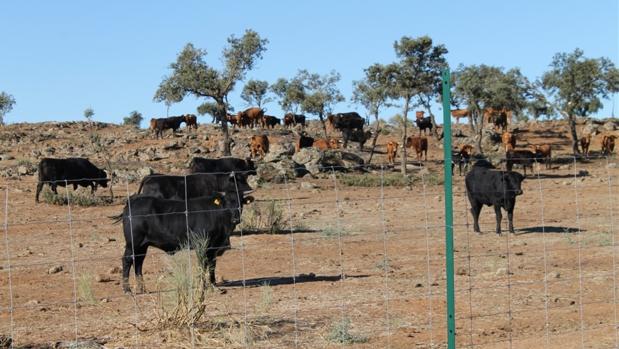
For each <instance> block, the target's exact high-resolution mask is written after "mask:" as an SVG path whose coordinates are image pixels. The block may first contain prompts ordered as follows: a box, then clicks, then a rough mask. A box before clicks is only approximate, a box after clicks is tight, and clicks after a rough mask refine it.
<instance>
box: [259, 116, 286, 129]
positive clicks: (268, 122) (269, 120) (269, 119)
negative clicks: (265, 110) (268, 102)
mask: <svg viewBox="0 0 619 349" xmlns="http://www.w3.org/2000/svg"><path fill="white" fill-rule="evenodd" d="M262 119H263V120H262V124H263V125H264V126H265V127H267V128H275V126H277V125H281V123H282V120H281V119H280V118H277V117H275V116H271V115H265V116H264V117H263V118H262Z"/></svg>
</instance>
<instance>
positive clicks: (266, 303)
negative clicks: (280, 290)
mask: <svg viewBox="0 0 619 349" xmlns="http://www.w3.org/2000/svg"><path fill="white" fill-rule="evenodd" d="M272 304H273V290H272V289H271V286H270V285H269V283H268V282H265V283H263V284H262V286H261V287H260V301H259V302H258V304H256V313H258V314H264V313H267V312H268V311H269V310H270V309H271V305H272Z"/></svg>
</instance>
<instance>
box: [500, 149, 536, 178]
mask: <svg viewBox="0 0 619 349" xmlns="http://www.w3.org/2000/svg"><path fill="white" fill-rule="evenodd" d="M534 161H535V154H534V153H533V152H532V151H530V150H520V149H514V150H509V151H507V152H506V153H505V168H506V169H507V171H511V170H512V169H513V168H514V165H521V166H522V168H523V169H524V175H525V177H526V175H527V167H529V168H530V169H531V172H533V162H534Z"/></svg>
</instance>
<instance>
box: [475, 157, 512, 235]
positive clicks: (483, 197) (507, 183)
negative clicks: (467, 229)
mask: <svg viewBox="0 0 619 349" xmlns="http://www.w3.org/2000/svg"><path fill="white" fill-rule="evenodd" d="M523 180H524V176H523V175H522V174H520V173H518V172H507V171H498V170H496V169H494V167H493V166H492V165H490V163H488V162H486V161H478V162H477V163H475V165H474V166H473V169H472V170H471V171H470V172H469V173H468V174H467V175H466V177H465V183H466V194H467V196H468V198H469V202H470V203H471V213H472V214H473V220H474V226H473V229H474V231H475V232H476V233H479V232H480V229H479V214H480V212H481V208H482V207H483V205H487V206H493V207H494V213H495V215H496V233H497V234H501V219H502V214H501V208H504V209H505V211H507V218H508V221H509V232H510V233H513V232H514V224H513V217H514V208H515V206H516V196H518V195H522V188H521V183H522V181H523Z"/></svg>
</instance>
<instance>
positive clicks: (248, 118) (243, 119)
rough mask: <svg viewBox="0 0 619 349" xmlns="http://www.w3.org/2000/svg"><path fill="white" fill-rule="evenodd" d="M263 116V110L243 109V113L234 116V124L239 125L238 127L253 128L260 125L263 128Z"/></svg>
mask: <svg viewBox="0 0 619 349" xmlns="http://www.w3.org/2000/svg"><path fill="white" fill-rule="evenodd" d="M263 116H264V110H263V109H260V108H257V107H252V108H248V109H245V110H244V111H240V112H239V113H238V114H237V115H236V122H237V124H239V126H250V127H255V126H256V125H258V124H260V125H262V127H264V121H263V119H262V117H263Z"/></svg>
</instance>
